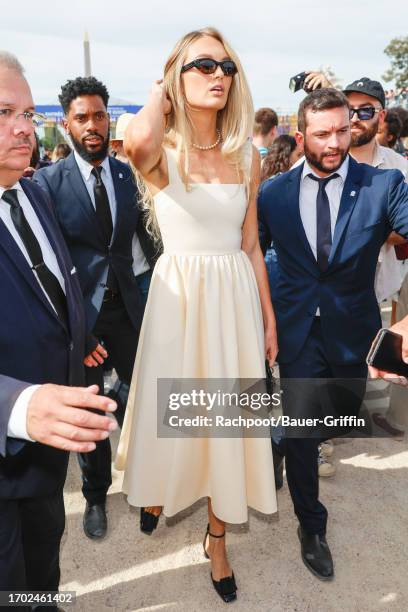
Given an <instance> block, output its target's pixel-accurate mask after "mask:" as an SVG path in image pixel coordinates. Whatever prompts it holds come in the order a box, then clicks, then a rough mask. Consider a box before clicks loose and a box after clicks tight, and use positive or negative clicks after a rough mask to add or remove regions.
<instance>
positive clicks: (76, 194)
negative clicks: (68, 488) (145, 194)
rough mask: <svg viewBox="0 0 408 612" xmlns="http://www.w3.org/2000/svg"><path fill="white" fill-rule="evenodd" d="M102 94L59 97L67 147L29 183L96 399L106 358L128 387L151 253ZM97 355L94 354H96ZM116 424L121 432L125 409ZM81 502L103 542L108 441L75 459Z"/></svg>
mask: <svg viewBox="0 0 408 612" xmlns="http://www.w3.org/2000/svg"><path fill="white" fill-rule="evenodd" d="M108 99H109V94H108V90H107V88H106V87H105V85H104V84H103V83H101V82H100V81H98V80H97V79H96V78H95V77H86V78H83V77H78V78H76V79H74V80H70V81H68V82H67V83H66V84H65V85H64V86H63V87H62V89H61V95H60V96H59V100H60V103H61V106H62V108H63V111H64V115H65V118H64V120H63V125H64V128H65V131H66V133H67V135H68V136H69V138H70V140H71V142H72V145H73V147H74V151H73V153H71V155H69V156H68V157H67V158H66V159H63V160H60V161H59V162H58V163H56V164H54V165H52V166H49V167H47V168H43V169H41V170H39V171H38V172H36V173H35V175H34V180H35V181H36V182H37V183H39V185H40V186H41V187H42V188H43V189H45V191H47V193H48V194H49V195H50V196H51V198H52V200H53V201H54V202H55V206H56V213H57V217H58V221H59V224H60V227H61V229H62V233H63V235H64V238H65V240H66V243H67V245H68V249H69V251H70V254H71V257H72V260H73V263H74V265H75V267H76V270H77V273H78V277H79V281H80V284H81V288H82V292H83V297H84V304H85V312H86V318H87V331H88V332H90V333H92V334H93V336H94V337H95V342H94V346H93V349H94V350H93V352H92V353H91V354H90V355H89V356H88V358H87V362H86V365H87V366H88V367H87V378H88V380H87V382H88V384H97V385H98V386H99V389H100V391H101V392H103V368H102V363H103V361H104V359H105V358H106V357H107V355H108V353H109V357H110V360H111V364H112V367H114V368H115V370H116V372H117V374H118V377H119V379H120V380H121V381H124V382H125V383H127V384H129V385H130V381H131V378H132V371H133V364H134V360H135V354H136V348H137V342H138V338H139V331H140V326H141V321H142V318H143V311H144V294H145V290H146V286H148V283H149V280H150V275H151V268H152V267H153V265H154V258H155V249H154V245H153V243H152V240H151V239H150V238H149V236H148V234H147V233H146V230H145V227H144V224H143V218H142V217H143V216H142V214H141V212H140V210H139V207H138V192H137V188H136V186H135V183H134V181H133V178H132V173H131V170H130V168H129V166H128V165H127V164H123V163H122V162H120V161H119V160H116V159H114V158H113V157H109V156H108V148H109V124H110V118H109V114H108V112H107V106H108ZM95 347H96V348H95ZM116 416H117V419H118V422H119V424H120V425H122V422H123V418H124V407H123V406H120V405H119V408H118V411H117V415H116ZM79 463H80V466H81V470H82V480H83V487H82V491H83V494H84V497H85V499H86V501H87V504H86V509H85V515H84V523H83V525H84V531H85V534H86V535H87V536H88V537H89V538H102V537H103V536H104V535H105V534H106V531H107V517H106V508H105V502H106V495H107V491H108V489H109V487H110V485H111V483H112V476H111V447H110V443H109V440H108V439H107V440H103V441H102V442H100V443H98V444H97V447H96V449H95V450H94V451H93V452H92V453H89V454H87V455H85V454H80V455H79Z"/></svg>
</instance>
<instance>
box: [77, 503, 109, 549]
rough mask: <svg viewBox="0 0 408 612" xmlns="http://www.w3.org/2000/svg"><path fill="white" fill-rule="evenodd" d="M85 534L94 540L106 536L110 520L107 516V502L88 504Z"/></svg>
mask: <svg viewBox="0 0 408 612" xmlns="http://www.w3.org/2000/svg"><path fill="white" fill-rule="evenodd" d="M83 524H84V531H85V535H86V536H88V538H91V539H92V540H97V539H98V540H99V539H101V538H104V537H105V536H106V531H107V529H108V520H107V518H106V510H105V504H94V505H93V506H91V505H89V504H88V503H87V504H86V508H85V514H84V523H83Z"/></svg>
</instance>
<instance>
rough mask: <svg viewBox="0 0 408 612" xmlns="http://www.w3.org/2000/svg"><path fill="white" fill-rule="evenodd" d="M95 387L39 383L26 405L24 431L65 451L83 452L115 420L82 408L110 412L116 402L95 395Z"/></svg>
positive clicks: (91, 447) (103, 436)
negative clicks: (25, 428)
mask: <svg viewBox="0 0 408 612" xmlns="http://www.w3.org/2000/svg"><path fill="white" fill-rule="evenodd" d="M98 391H99V389H98V386H97V385H92V386H91V387H87V388H82V387H64V386H62V385H48V384H47V385H41V387H39V388H38V389H37V390H36V391H35V392H34V393H33V395H32V397H31V400H30V402H29V404H28V408H27V433H28V435H29V436H30V438H32V439H33V440H36V441H37V442H41V443H42V444H48V445H49V446H53V447H54V448H60V449H62V450H65V451H74V452H78V453H86V452H89V451H93V450H95V448H96V445H95V442H98V441H99V440H105V439H106V438H107V437H108V436H109V434H110V432H111V431H114V430H115V429H116V428H117V426H118V425H117V422H116V421H115V420H113V419H111V418H110V417H108V416H101V415H99V414H95V413H93V412H90V411H89V410H86V408H93V409H96V410H103V411H104V412H114V411H115V410H116V402H114V401H113V400H112V399H110V398H109V397H103V396H101V395H98Z"/></svg>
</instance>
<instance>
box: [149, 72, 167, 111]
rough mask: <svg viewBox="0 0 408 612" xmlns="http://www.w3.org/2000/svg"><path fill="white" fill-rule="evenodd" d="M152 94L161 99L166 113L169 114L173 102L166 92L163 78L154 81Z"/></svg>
mask: <svg viewBox="0 0 408 612" xmlns="http://www.w3.org/2000/svg"><path fill="white" fill-rule="evenodd" d="M150 95H151V96H153V97H157V98H159V99H160V101H161V103H162V108H163V114H164V115H168V114H169V113H170V112H171V102H170V100H169V98H168V96H167V94H166V90H165V88H164V83H163V79H159V80H157V81H154V83H153V86H152V89H151V91H150Z"/></svg>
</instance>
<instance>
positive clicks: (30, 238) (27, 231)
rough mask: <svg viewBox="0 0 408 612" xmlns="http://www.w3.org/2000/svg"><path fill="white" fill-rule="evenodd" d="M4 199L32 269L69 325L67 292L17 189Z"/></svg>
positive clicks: (6, 192) (12, 190)
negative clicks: (46, 259)
mask: <svg viewBox="0 0 408 612" xmlns="http://www.w3.org/2000/svg"><path fill="white" fill-rule="evenodd" d="M2 199H3V200H4V201H5V202H7V204H9V206H10V215H11V219H12V221H13V224H14V227H15V228H16V230H17V232H18V233H19V236H20V238H21V240H22V241H23V244H24V246H25V248H26V250H27V253H28V256H29V258H30V260H31V263H32V269H33V270H35V272H36V273H37V276H38V278H39V280H40V283H41V285H42V286H43V288H44V290H45V292H46V293H47V295H48V297H49V298H50V301H51V303H52V305H53V306H54V308H55V310H56V311H57V314H58V317H59V318H60V319H61V321H62V322H63V323H64V325H67V321H68V316H67V300H66V297H65V294H64V292H63V290H62V287H61V285H60V283H59V281H58V279H57V277H56V276H55V275H54V274H53V273H52V272H51V270H50V269H49V268H47V266H46V265H45V263H44V259H43V254H42V251H41V246H40V243H39V242H38V240H37V238H36V237H35V234H34V232H33V230H32V229H31V227H30V225H29V223H28V221H27V219H26V216H25V214H24V211H23V209H22V208H21V206H20V202H19V201H18V197H17V189H8V190H7V191H5V192H4V193H3V195H2Z"/></svg>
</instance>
